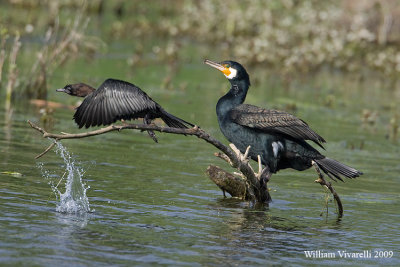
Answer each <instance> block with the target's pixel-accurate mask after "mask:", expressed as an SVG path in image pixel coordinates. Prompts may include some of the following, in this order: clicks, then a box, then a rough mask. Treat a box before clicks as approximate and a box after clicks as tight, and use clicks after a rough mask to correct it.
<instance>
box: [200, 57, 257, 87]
mask: <svg viewBox="0 0 400 267" xmlns="http://www.w3.org/2000/svg"><path fill="white" fill-rule="evenodd" d="M204 63H205V64H207V65H209V66H211V67H213V68H215V69H217V70H219V71H221V72H222V73H223V74H224V75H225V77H226V78H228V79H229V80H230V81H242V80H244V81H246V82H248V84H249V85H250V78H249V74H248V73H247V71H246V69H245V68H244V67H243V66H242V65H241V64H240V63H238V62H236V61H231V60H226V61H222V62H220V63H217V62H214V61H211V60H208V59H206V60H204Z"/></svg>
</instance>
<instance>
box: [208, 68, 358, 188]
mask: <svg viewBox="0 0 400 267" xmlns="http://www.w3.org/2000/svg"><path fill="white" fill-rule="evenodd" d="M205 63H206V64H208V65H210V66H211V67H213V68H216V69H218V70H220V71H221V72H222V73H223V74H224V75H225V76H226V77H227V78H228V80H229V82H230V83H231V88H230V90H229V91H228V93H227V94H226V95H224V96H223V97H221V98H220V99H219V101H218V103H217V109H216V110H217V117H218V123H219V126H220V128H221V131H222V133H223V134H224V135H225V137H226V138H227V139H228V140H229V141H230V142H232V143H233V144H235V146H236V147H237V148H238V149H239V150H240V151H241V152H242V153H244V152H245V150H246V148H247V147H248V146H251V148H250V153H249V156H250V157H251V158H252V159H254V160H257V156H258V155H260V156H261V161H262V163H263V164H264V165H265V166H266V167H267V168H268V170H269V172H271V173H275V172H277V171H279V170H281V169H285V168H293V169H296V170H300V171H302V170H305V169H308V168H310V167H311V166H312V163H313V162H315V164H317V166H318V167H319V168H320V169H322V170H323V171H324V172H325V173H326V174H327V175H328V176H329V177H330V178H332V179H334V180H335V179H336V178H337V179H339V180H342V176H344V177H348V178H354V177H358V176H359V175H361V174H362V173H361V172H359V171H358V170H356V169H354V168H351V167H349V166H347V165H345V164H342V163H340V162H338V161H336V160H333V159H329V158H327V157H325V156H324V155H322V154H321V153H319V152H318V150H316V149H315V148H313V147H312V146H311V145H310V144H308V143H307V142H306V140H310V141H313V142H314V143H316V144H317V145H319V146H320V147H321V148H323V146H322V143H324V142H325V140H324V138H322V137H321V136H320V135H318V134H317V133H316V132H315V131H313V130H312V129H311V128H310V127H309V126H308V124H307V123H306V122H304V121H303V120H301V119H299V118H296V117H295V116H293V115H291V114H289V113H287V112H285V111H279V110H272V109H271V110H269V109H264V108H260V107H257V106H253V105H248V104H243V102H244V100H245V98H246V95H247V91H248V89H249V87H250V78H249V75H248V74H247V71H246V70H245V69H244V67H243V66H242V65H240V64H239V63H237V62H234V61H224V62H221V63H216V62H212V61H210V60H206V61H205ZM342 181H343V180H342Z"/></svg>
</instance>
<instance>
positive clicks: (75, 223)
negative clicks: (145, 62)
mask: <svg viewBox="0 0 400 267" xmlns="http://www.w3.org/2000/svg"><path fill="white" fill-rule="evenodd" d="M221 79H222V77H221ZM223 81H224V82H225V80H223ZM221 84H223V87H222V88H224V90H225V89H226V87H227V84H225V83H221ZM149 87H150V88H151V86H149ZM151 90H152V89H150V91H151ZM270 93H271V96H272V99H271V98H268V97H267V96H265V97H264V94H265V92H264V91H263V89H257V88H252V91H251V93H250V95H249V98H248V102H249V103H253V104H258V105H263V106H267V105H268V104H266V103H265V101H266V99H268V102H271V103H275V104H276V103H285V101H286V100H285V99H288V98H285V97H284V96H283V94H284V93H279V94H280V95H276V93H274V92H273V91H272V92H270ZM150 94H151V95H152V96H153V97H154V98H156V99H157V100H158V101H159V102H160V104H162V105H163V106H165V108H166V109H167V110H169V111H171V113H175V114H183V115H181V116H182V117H184V118H187V119H189V120H192V121H195V122H199V123H200V124H201V126H202V127H203V128H204V129H206V130H207V131H209V132H210V133H211V134H213V135H215V136H216V137H217V138H219V139H221V140H224V139H223V137H222V136H221V134H220V133H219V130H218V128H217V125H216V120H215V113H214V112H215V111H214V106H215V103H216V101H217V99H218V97H219V96H221V92H220V91H219V90H218V88H217V87H215V88H211V90H210V88H206V87H200V88H198V87H197V88H196V87H193V88H192V89H188V91H186V92H167V91H164V92H159V91H154V90H153V91H151V92H150ZM174 94H180V95H179V97H175V96H176V95H174ZM189 95H197V96H199V95H201V96H202V97H199V98H198V100H199V101H196V102H195V103H194V102H185V101H183V102H182V100H181V99H188V96H189ZM258 96H260V98H259V97H258ZM63 97H65V98H60V99H65V101H69V99H68V96H63ZM282 97H283V98H282ZM288 97H289V99H293V98H296V95H293V92H289V96H288ZM257 99H258V100H257ZM261 99H265V101H263V100H261ZM302 99H303V98H302ZM305 99H306V98H305ZM299 102H301V101H299ZM305 102H306V103H307V100H305ZM311 102H312V100H311V101H309V102H308V103H309V104H308V106H302V105H300V104H299V106H298V109H299V110H298V113H297V114H298V115H299V116H301V117H302V118H303V119H305V120H307V121H309V122H310V124H311V125H312V126H313V128H314V129H316V130H317V132H319V133H321V135H322V136H324V137H326V139H327V140H329V141H330V142H329V143H328V145H327V151H326V154H327V155H329V156H330V157H332V158H335V159H338V160H340V161H343V162H345V163H348V164H349V165H352V166H354V167H357V168H359V169H361V170H362V171H363V172H364V173H365V175H363V176H362V177H361V178H359V179H356V180H347V181H346V183H337V184H335V188H336V190H337V192H338V193H339V195H340V196H341V198H342V201H343V205H344V212H345V215H344V217H343V218H342V220H337V218H336V216H335V212H334V205H333V203H332V202H330V204H329V216H328V217H327V218H326V217H325V216H320V213H321V212H322V211H323V210H324V197H325V193H324V190H323V189H322V188H321V187H320V186H319V185H317V184H315V183H314V182H313V181H314V180H315V178H316V175H315V172H314V171H313V170H309V171H305V172H295V171H290V170H286V171H282V172H279V173H278V174H276V175H274V176H273V177H272V179H271V182H270V184H269V186H270V188H271V190H272V191H271V195H272V198H273V202H272V203H271V205H270V207H269V208H267V207H251V206H249V204H248V203H246V202H241V201H239V200H235V199H230V198H226V199H225V198H223V196H222V193H221V191H220V190H218V189H217V187H216V186H215V185H213V183H212V182H211V181H210V180H209V179H208V178H207V177H206V175H205V169H206V167H207V166H208V164H210V163H212V164H218V165H219V166H224V167H225V168H228V167H227V166H226V165H225V163H224V162H222V161H220V160H219V159H217V158H215V157H214V156H213V152H215V149H214V148H213V147H211V146H210V145H208V144H206V143H205V142H203V141H201V140H198V139H197V138H194V137H185V136H176V135H168V134H161V133H158V134H157V135H158V137H159V143H158V144H156V143H154V142H153V141H152V140H151V139H150V138H148V137H147V135H146V133H140V132H130V131H125V132H121V133H110V134H107V135H103V136H96V137H93V138H89V139H81V140H67V141H63V142H62V145H63V147H65V148H66V149H67V150H68V152H69V153H70V155H73V156H68V155H67V154H62V153H65V150H62V149H61V150H60V147H59V148H58V150H59V151H64V152H62V153H58V154H57V153H54V151H52V152H49V153H48V154H47V155H45V156H44V157H43V158H40V159H39V160H35V159H34V157H35V156H36V155H37V154H39V153H40V152H42V151H43V150H44V149H45V148H46V147H47V146H48V145H49V144H50V141H49V140H46V139H43V138H41V136H40V135H39V134H38V133H37V132H34V131H33V130H32V129H30V127H29V125H27V123H26V120H27V119H30V120H33V121H38V120H39V114H38V113H37V111H36V110H35V109H33V108H29V109H27V108H21V107H20V108H17V109H16V110H15V112H14V115H13V119H14V120H13V122H12V124H11V125H8V126H7V125H5V124H4V122H3V120H0V122H1V131H0V149H1V160H0V172H1V174H0V206H1V209H0V229H1V231H2V234H1V235H0V259H1V262H2V263H8V264H10V265H47V266H49V265H57V266H71V264H72V265H74V266H85V265H89V266H109V265H134V264H138V265H147V264H164V265H190V266H199V265H207V266H220V265H263V266H264V265H270V264H277V265H322V264H341V265H347V266H354V265H370V266H376V265H393V266H395V265H397V266H398V265H400V255H399V246H400V235H399V233H400V232H399V228H400V215H399V210H400V209H399V208H400V205H399V193H398V192H399V171H400V163H399V158H400V157H399V155H400V148H399V145H396V144H394V143H391V142H389V141H388V140H387V139H385V137H384V135H385V132H384V130H382V129H383V127H381V128H378V130H377V131H376V132H375V133H374V132H371V131H369V130H366V129H364V128H362V127H361V125H360V123H359V117H358V116H359V114H360V113H359V110H357V111H356V112H355V113H353V112H352V111H351V109H350V108H338V107H336V108H326V107H318V106H315V105H313V104H312V103H311ZM306 103H305V104H306ZM271 105H272V104H271ZM189 106H190V107H191V110H190V112H187V111H186V110H188V107H189ZM205 107H207V108H205ZM357 108H359V107H357ZM1 110H3V109H1ZM1 112H2V111H1ZM72 112H73V111H70V110H56V111H55V113H54V119H55V121H56V123H55V126H54V129H53V130H52V131H53V132H58V131H72V132H77V131H78V130H77V129H76V127H75V125H74V124H73V122H72V121H71V117H72ZM0 116H1V118H3V117H4V114H3V113H0ZM360 146H362V149H359V147H360ZM74 164H75V165H74ZM38 165H39V166H42V167H41V168H39V167H38ZM41 169H42V170H45V172H43V171H41ZM64 173H65V174H64ZM71 175H72V176H74V177H75V178H78V180H75V178H74V179H72V180H71V179H70V180H71V181H75V182H76V181H77V182H78V183H77V184H78V185H81V187H78V189H77V188H76V187H74V184H73V183H71V184H70V185H68V183H67V187H66V188H67V189H65V183H64V181H68V180H69V178H68V177H71ZM63 176H64V179H65V180H63V182H62V183H60V185H59V186H58V187H57V188H58V190H60V192H61V193H58V191H57V190H55V193H54V192H53V190H52V187H53V189H54V185H57V183H58V181H59V180H60V179H61V178H62V177H63ZM79 179H82V182H80V181H79ZM50 181H52V184H49V182H50ZM77 184H75V185H77ZM82 185H83V186H82ZM69 186H70V187H69ZM89 187H90V189H88V190H86V189H87V188H89ZM68 188H70V189H71V188H75V190H77V191H75V192H79V194H78V195H80V196H82V193H83V192H85V194H86V195H87V199H85V200H84V202H85V201H88V202H85V203H81V204H82V205H83V206H85V207H86V208H85V210H86V211H89V210H91V211H92V212H78V213H76V212H72V213H66V212H65V211H66V210H63V207H67V208H68V205H65V203H64V202H63V201H65V200H64V199H63V194H66V193H65V192H68V190H69V189H68ZM65 190H66V191H65ZM67 195H68V196H71V197H72V199H73V194H72V193H71V191H69V193H68V194H66V195H65V196H67ZM70 200H71V199H68V200H67V202H68V201H70ZM76 200H77V199H75V201H76ZM62 203H64V204H62ZM89 204H90V208H89ZM74 205H76V203H75V204H74ZM72 206H73V205H72ZM75 207H76V206H75ZM60 211H61V212H60ZM344 250H345V251H347V252H353V253H358V252H360V253H361V252H363V251H364V250H367V251H370V252H371V253H372V258H368V259H341V258H339V254H338V251H344ZM304 251H320V253H335V256H336V258H315V259H309V258H307V257H306V256H305V253H304ZM375 251H393V252H394V255H393V256H392V257H391V258H390V259H384V258H383V259H382V258H373V257H374V256H375V254H374V253H375ZM321 255H323V254H321Z"/></svg>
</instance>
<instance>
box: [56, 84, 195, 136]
mask: <svg viewBox="0 0 400 267" xmlns="http://www.w3.org/2000/svg"><path fill="white" fill-rule="evenodd" d="M56 91H57V92H65V93H67V94H69V95H72V96H80V97H85V99H84V100H83V102H82V104H81V105H80V106H79V107H78V108H77V109H76V112H75V114H74V120H75V122H76V123H77V124H78V126H79V128H82V127H83V126H85V127H86V128H89V127H90V126H100V125H109V124H112V123H114V122H116V121H117V120H130V119H137V118H143V122H144V124H150V123H151V121H152V120H154V119H156V118H161V119H162V120H163V121H164V122H165V123H166V124H167V125H168V126H169V127H174V128H188V127H189V126H190V127H193V126H194V125H193V124H191V123H190V122H187V121H185V120H182V119H180V118H178V117H175V116H174V115H172V114H170V113H168V112H167V111H165V110H164V109H163V108H162V107H161V106H160V105H159V104H158V103H156V102H155V101H154V100H153V99H151V98H150V97H149V96H148V95H147V94H146V93H145V92H143V91H142V90H141V89H140V88H139V87H137V86H135V85H133V84H131V83H128V82H125V81H120V80H114V79H107V80H106V81H104V82H103V84H102V85H100V87H99V88H98V89H97V90H96V89H94V88H93V87H91V86H89V85H87V84H84V83H77V84H68V85H66V86H65V87H64V88H61V89H57V90H56ZM147 132H148V133H149V135H150V137H151V138H153V140H154V141H155V142H157V139H156V137H155V134H154V132H153V131H147Z"/></svg>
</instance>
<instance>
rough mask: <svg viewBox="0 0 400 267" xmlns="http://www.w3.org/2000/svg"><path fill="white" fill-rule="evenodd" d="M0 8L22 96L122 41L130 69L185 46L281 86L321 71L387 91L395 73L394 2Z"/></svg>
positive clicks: (67, 2) (9, 4) (96, 1)
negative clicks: (363, 79) (273, 77)
mask: <svg viewBox="0 0 400 267" xmlns="http://www.w3.org/2000/svg"><path fill="white" fill-rule="evenodd" d="M0 5H1V8H0V31H1V32H2V34H1V35H0V36H1V38H3V36H6V35H11V36H12V35H14V33H15V32H17V31H19V32H20V33H21V42H22V47H21V51H22V52H21V53H23V54H24V55H23V57H19V58H18V59H17V62H19V63H20V64H19V66H18V67H19V69H20V71H19V74H20V76H19V80H18V81H17V82H16V84H17V85H23V86H19V88H23V90H24V92H25V93H27V95H28V96H29V97H40V98H45V97H46V95H45V93H43V89H40V88H44V89H46V79H47V78H48V77H49V76H50V77H51V74H52V72H53V71H54V69H56V68H60V67H62V66H63V64H65V63H66V62H69V61H73V60H74V59H76V58H78V57H84V58H87V59H88V60H90V59H91V58H93V56H94V55H96V53H102V52H104V51H105V47H107V46H108V45H110V44H113V43H114V44H115V43H118V42H126V41H129V42H130V43H131V44H132V47H133V50H132V51H129V52H131V53H132V56H131V57H128V58H127V64H128V65H129V66H136V65H137V64H139V63H140V62H143V60H142V59H143V54H144V53H146V52H148V50H149V47H150V51H151V52H152V53H154V54H156V55H157V56H158V57H157V60H160V61H163V62H165V63H166V64H168V65H174V64H176V62H177V61H179V58H178V57H179V51H180V49H181V48H182V43H185V44H188V45H186V47H188V46H191V47H193V51H198V50H196V49H200V47H201V49H203V51H204V47H206V49H205V50H206V51H208V52H203V54H205V55H206V56H214V55H219V56H221V55H224V57H225V56H226V58H228V57H229V58H231V59H235V60H237V61H240V62H243V63H244V64H246V65H250V64H251V65H263V67H264V68H269V69H271V70H272V71H275V72H276V73H278V74H279V75H281V76H282V77H284V79H290V78H288V77H296V76H297V77H299V76H302V75H303V74H305V73H315V72H317V71H320V70H321V69H326V68H328V69H335V70H339V71H343V72H350V73H361V74H360V75H361V76H362V75H364V76H368V75H370V74H371V73H374V75H378V76H381V77H383V78H384V79H385V80H389V81H390V83H391V84H394V83H395V82H396V81H397V77H398V73H399V72H400V50H399V48H398V47H399V44H400V16H399V15H400V3H399V2H398V1H396V0H387V1H379V0H371V1H365V0H341V1H335V0H325V1H318V0H302V1H299V0H270V1H264V0H230V1H219V0H202V1H195V0H164V1H139V0H134V1H121V0H119V1H104V0H93V1H81V0H63V1H52V0H8V1H5V2H4V1H3V2H2V3H1V4H0ZM86 23H87V24H86ZM10 39H12V38H9V40H10ZM154 40H157V41H154ZM160 40H161V42H160ZM149 42H153V44H154V43H156V44H155V45H151V46H148V43H149ZM7 43H8V44H9V45H12V44H11V42H7ZM7 51H11V50H10V48H8V50H7ZM220 59H222V58H220ZM6 64H7V61H5V65H6ZM3 69H6V68H3ZM22 74H23V75H22ZM6 75H7V74H5V76H6ZM3 76H4V75H3ZM3 80H4V79H3ZM255 82H257V80H255ZM165 83H167V84H168V79H166V81H165ZM38 91H39V92H40V93H36V92H38ZM44 91H45V90H44Z"/></svg>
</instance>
